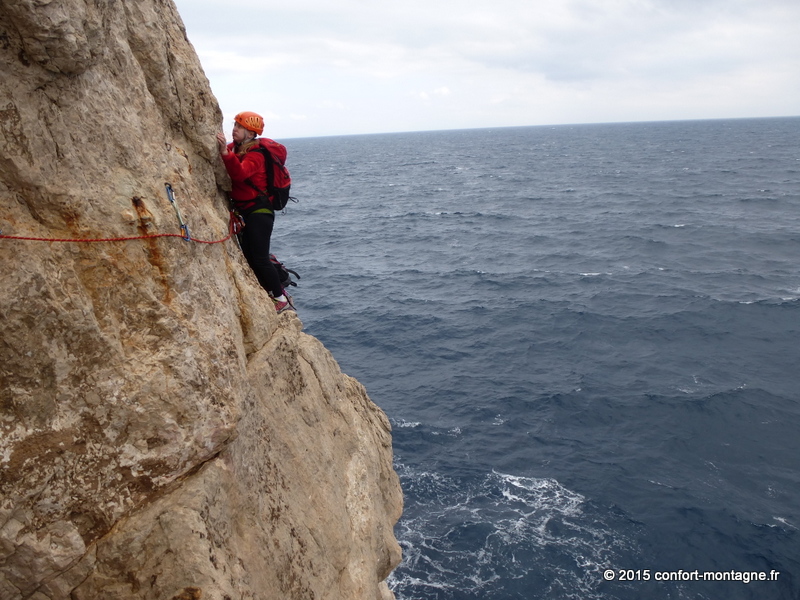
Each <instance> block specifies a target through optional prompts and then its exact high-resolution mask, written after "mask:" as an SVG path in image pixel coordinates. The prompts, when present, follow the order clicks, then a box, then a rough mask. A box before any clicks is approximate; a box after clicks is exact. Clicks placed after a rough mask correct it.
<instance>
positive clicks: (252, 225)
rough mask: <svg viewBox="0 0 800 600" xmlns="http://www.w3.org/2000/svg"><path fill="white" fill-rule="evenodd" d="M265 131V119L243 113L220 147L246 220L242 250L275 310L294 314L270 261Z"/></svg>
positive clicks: (270, 213)
mask: <svg viewBox="0 0 800 600" xmlns="http://www.w3.org/2000/svg"><path fill="white" fill-rule="evenodd" d="M263 131H264V119H263V118H262V117H261V115H258V114H256V113H254V112H250V111H245V112H241V113H239V114H238V115H236V117H234V125H233V134H232V137H233V142H232V143H230V144H229V143H228V142H227V140H226V139H225V134H223V133H221V132H220V133H218V134H217V145H218V147H219V153H220V156H221V157H222V161H223V162H224V163H225V168H226V169H227V170H228V175H230V177H231V184H232V189H231V200H232V201H233V205H234V207H235V208H236V210H237V211H238V212H239V213H240V214H241V215H242V217H243V218H244V223H245V227H244V230H243V232H242V237H241V246H242V251H243V252H244V256H245V258H246V259H247V262H248V263H249V264H250V268H251V269H253V273H255V275H256V277H257V278H258V282H259V283H260V284H261V287H263V288H264V289H265V290H267V292H268V293H269V295H270V297H271V298H272V301H273V302H274V304H275V310H277V311H278V313H282V312H284V311H287V310H294V306H293V304H292V299H291V296H289V295H288V294H287V293H286V292H285V291H284V289H283V286H281V280H280V276H279V275H278V272H277V270H276V269H275V266H274V265H273V264H272V261H270V257H269V253H270V250H269V244H270V238H271V237H272V228H273V225H274V223H275V211H274V210H273V208H272V205H271V202H270V198H269V197H268V196H266V195H264V194H263V193H259V191H258V190H264V189H266V188H267V173H266V159H265V157H264V155H263V154H262V153H261V152H259V151H257V149H258V147H259V142H258V136H259V135H261V134H262V133H263Z"/></svg>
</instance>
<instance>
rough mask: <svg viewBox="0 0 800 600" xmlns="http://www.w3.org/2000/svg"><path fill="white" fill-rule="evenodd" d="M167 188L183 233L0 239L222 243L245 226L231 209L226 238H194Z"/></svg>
mask: <svg viewBox="0 0 800 600" xmlns="http://www.w3.org/2000/svg"><path fill="white" fill-rule="evenodd" d="M164 185H165V187H166V190H167V197H168V198H169V201H170V203H171V204H172V206H173V207H174V208H175V214H176V215H177V216H178V224H179V225H180V229H181V233H151V234H145V235H133V236H124V237H113V238H92V239H79V238H78V239H76V238H44V237H31V236H23V235H4V234H3V231H2V230H0V239H6V240H26V241H30V242H76V243H97V242H127V241H130V240H146V239H152V238H164V237H174V238H181V239H183V240H186V241H187V242H195V243H197V244H221V243H223V242H227V241H228V240H229V239H231V237H233V236H234V235H236V234H238V233H241V231H242V228H243V227H244V221H243V220H242V218H241V217H240V216H239V215H238V214H236V213H235V212H234V211H232V210H231V211H230V219H229V221H228V235H226V236H225V237H224V238H222V239H219V240H198V239H197V238H193V237H192V236H191V235H190V234H189V226H188V225H186V223H185V222H184V220H183V215H181V211H180V209H179V208H178V204H177V202H176V201H175V195H174V193H173V191H172V186H171V185H170V184H169V183H167V184H164Z"/></svg>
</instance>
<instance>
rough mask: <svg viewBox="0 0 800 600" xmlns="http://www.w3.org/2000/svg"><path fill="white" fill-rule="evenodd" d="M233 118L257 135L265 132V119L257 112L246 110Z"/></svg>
mask: <svg viewBox="0 0 800 600" xmlns="http://www.w3.org/2000/svg"><path fill="white" fill-rule="evenodd" d="M233 120H234V121H236V122H237V123H238V124H239V125H241V126H242V127H244V128H245V129H247V130H248V131H252V132H253V133H255V134H256V135H261V134H262V133H263V132H264V119H263V118H262V117H261V115H259V114H257V113H254V112H250V111H249V110H246V111H244V112H240V113H239V114H238V115H236V116H235V117H233Z"/></svg>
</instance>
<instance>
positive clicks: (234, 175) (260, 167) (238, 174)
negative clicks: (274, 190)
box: [222, 143, 267, 209]
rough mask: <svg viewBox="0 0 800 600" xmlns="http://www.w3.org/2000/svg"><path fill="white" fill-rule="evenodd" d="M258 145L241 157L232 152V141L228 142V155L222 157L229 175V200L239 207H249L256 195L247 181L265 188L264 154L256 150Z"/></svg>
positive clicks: (261, 188)
mask: <svg viewBox="0 0 800 600" xmlns="http://www.w3.org/2000/svg"><path fill="white" fill-rule="evenodd" d="M256 148H258V146H255V147H254V149H253V150H251V151H250V152H247V153H246V154H245V155H244V156H242V157H241V158H240V157H239V156H237V155H236V154H235V153H234V152H233V143H230V144H228V156H223V157H222V162H224V163H225V168H226V169H227V170H228V175H230V177H231V184H232V189H231V200H233V201H234V203H235V204H236V205H237V206H238V207H240V208H244V209H246V208H249V207H250V206H251V205H252V201H253V200H255V198H256V196H258V192H256V190H254V189H253V188H252V187H251V186H250V185H249V184H248V183H246V181H247V179H249V180H250V181H251V182H253V185H255V186H257V187H258V189H260V190H266V189H267V172H266V166H265V164H264V155H263V154H261V152H258V151H256Z"/></svg>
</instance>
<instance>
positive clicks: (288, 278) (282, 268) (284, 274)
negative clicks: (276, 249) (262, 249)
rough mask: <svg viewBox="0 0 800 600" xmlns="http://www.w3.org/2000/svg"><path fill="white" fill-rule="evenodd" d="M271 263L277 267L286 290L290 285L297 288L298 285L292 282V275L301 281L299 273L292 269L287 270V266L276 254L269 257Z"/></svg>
mask: <svg viewBox="0 0 800 600" xmlns="http://www.w3.org/2000/svg"><path fill="white" fill-rule="evenodd" d="M269 260H270V262H271V263H272V264H273V265H275V270H276V271H277V272H278V276H279V277H280V278H281V285H282V286H283V287H284V288H286V287H289V286H290V285H292V286H296V285H297V283H296V282H294V281H292V275H294V276H295V277H297V279H300V275H298V274H297V271H293V270H292V269H287V268H286V265H284V264H283V263H282V262H281V261H279V260H278V257H277V256H275V255H274V254H270V255H269Z"/></svg>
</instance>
